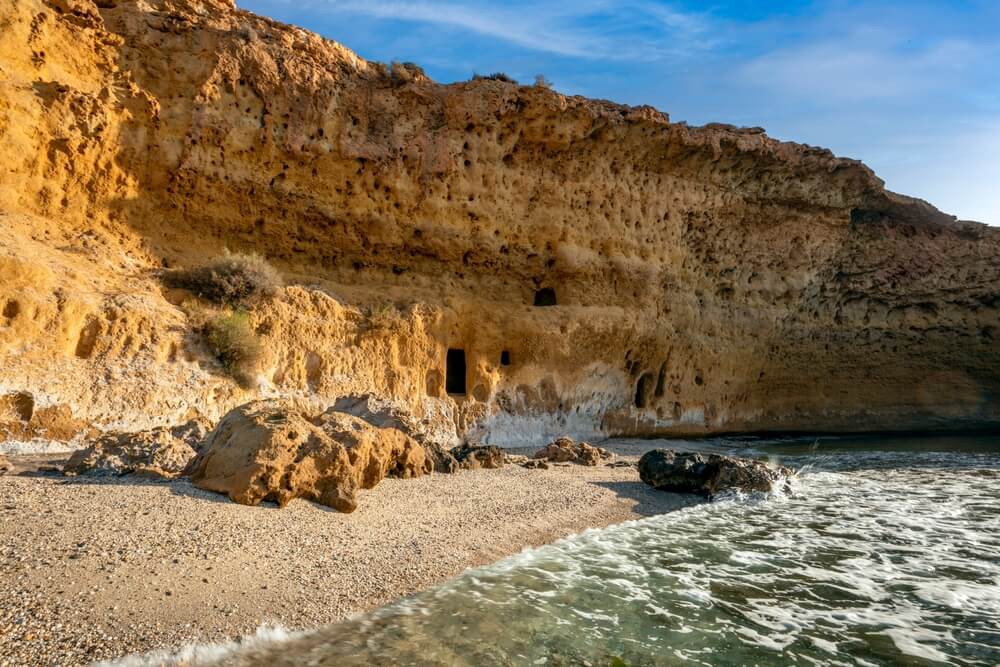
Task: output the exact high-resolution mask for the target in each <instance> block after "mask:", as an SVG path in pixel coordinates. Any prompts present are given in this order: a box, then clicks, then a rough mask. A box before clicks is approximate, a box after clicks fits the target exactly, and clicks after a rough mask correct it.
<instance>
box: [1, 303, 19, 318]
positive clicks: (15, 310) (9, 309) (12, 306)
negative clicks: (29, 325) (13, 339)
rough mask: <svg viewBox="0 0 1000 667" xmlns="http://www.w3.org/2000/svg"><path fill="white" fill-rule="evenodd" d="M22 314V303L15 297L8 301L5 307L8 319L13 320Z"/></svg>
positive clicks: (4, 312) (4, 310)
mask: <svg viewBox="0 0 1000 667" xmlns="http://www.w3.org/2000/svg"><path fill="white" fill-rule="evenodd" d="M20 314H21V304H19V303H18V302H17V301H15V300H14V299H11V300H10V301H8V302H7V303H6V304H5V305H4V307H3V316H4V317H6V318H7V319H8V320H12V319H14V318H15V317H17V316H18V315H20Z"/></svg>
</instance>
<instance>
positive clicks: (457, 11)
mask: <svg viewBox="0 0 1000 667" xmlns="http://www.w3.org/2000/svg"><path fill="white" fill-rule="evenodd" d="M237 3H238V5H239V6H241V7H243V8H244V9H249V10H251V11H254V12H257V13H259V14H264V15H266V16H270V17H272V18H275V19H277V20H279V21H284V22H286V23H292V24H295V25H298V26H301V27H303V28H306V29H309V30H312V31H314V32H317V33H319V34H321V35H323V36H324V37H328V38H330V39H333V40H335V41H338V42H340V43H342V44H344V45H345V46H347V47H349V48H351V49H352V50H354V51H355V52H357V53H358V54H359V55H361V56H362V57H364V58H367V59H369V60H379V61H382V62H391V61H393V60H399V61H403V62H406V61H411V62H415V63H417V64H419V65H421V66H423V67H424V69H425V70H426V71H427V73H428V75H429V76H431V77H432V78H433V79H435V80H437V81H441V82H451V81H459V80H464V79H468V78H469V77H470V76H471V75H472V74H473V73H480V74H487V73H491V72H505V73H506V74H508V75H510V76H512V77H514V78H515V79H517V80H518V81H520V82H522V83H531V82H533V81H534V78H535V75H537V74H543V75H544V76H545V78H546V79H548V80H549V81H551V82H552V83H553V85H554V88H555V89H556V90H558V91H559V92H561V93H565V94H569V95H585V96H587V97H594V98H601V99H609V100H613V101H615V102H621V103H625V104H632V105H639V104H649V105H652V106H654V107H656V108H657V109H660V110H661V111H665V112H667V113H669V114H670V117H671V119H672V120H675V121H679V120H683V121H687V122H688V123H691V124H695V125H701V124H704V123H709V122H723V123H732V124H734V125H743V126H760V127H763V128H765V129H766V130H767V131H768V134H770V135H771V136H773V137H776V138H778V139H783V140H790V141H799V142H802V143H808V144H812V145H817V146H825V147H827V148H830V149H832V150H833V151H834V153H836V154H838V155H842V156H845V157H852V158H857V159H861V160H863V161H864V162H865V163H866V164H868V165H869V166H870V167H872V168H873V169H874V170H875V172H876V173H877V174H878V175H879V176H880V177H881V178H882V179H883V180H885V181H886V186H887V187H888V188H889V189H890V190H894V191H896V192H901V193H903V194H908V195H913V196H917V197H920V198H922V199H926V200H928V201H930V202H931V203H932V204H934V205H935V206H937V207H938V208H940V209H942V210H943V211H945V212H948V213H951V214H954V215H957V216H958V217H960V218H963V219H969V220H979V221H981V222H987V223H990V224H993V225H1000V1H998V0H949V1H936V2H932V1H929V0H909V1H906V0H868V1H865V2H862V1H858V0H825V1H805V0H770V1H756V0H754V1H751V0H719V1H718V2H693V1H691V0H676V1H673V0H619V1H617V2H616V1H613V0H571V1H559V2H551V1H544V2H525V1H523V0H508V1H507V2H485V1H484V0H440V1H439V0H237Z"/></svg>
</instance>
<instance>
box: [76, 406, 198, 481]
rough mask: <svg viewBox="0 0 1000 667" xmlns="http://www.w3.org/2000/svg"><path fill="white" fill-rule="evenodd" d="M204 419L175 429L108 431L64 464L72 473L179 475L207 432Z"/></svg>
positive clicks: (167, 477)
mask: <svg viewBox="0 0 1000 667" xmlns="http://www.w3.org/2000/svg"><path fill="white" fill-rule="evenodd" d="M207 425H208V424H207V422H206V421H205V420H204V419H200V418H199V419H193V420H191V421H189V422H187V423H185V424H181V425H180V426H175V427H172V428H166V427H161V428H154V429H151V430H148V431H139V432H136V433H106V434H105V435H102V436H101V437H99V438H98V439H97V440H95V441H93V442H92V443H91V444H90V445H89V446H88V447H86V448H85V449H81V450H79V451H77V452H74V453H73V456H71V457H70V459H69V461H67V462H66V465H65V466H64V467H63V472H64V473H66V474H69V475H131V474H135V475H141V476H145V477H153V478H160V479H173V478H174V477H177V476H179V475H180V474H181V473H182V472H183V471H184V469H185V468H186V467H187V466H188V464H189V463H190V462H191V459H193V458H194V456H195V454H196V453H197V448H198V447H199V445H200V443H201V440H202V439H203V438H204V437H205V434H206V431H207Z"/></svg>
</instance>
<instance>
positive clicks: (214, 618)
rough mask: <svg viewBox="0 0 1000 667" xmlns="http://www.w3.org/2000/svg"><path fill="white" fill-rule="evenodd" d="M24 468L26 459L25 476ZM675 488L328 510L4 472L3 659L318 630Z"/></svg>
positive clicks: (89, 657)
mask: <svg viewBox="0 0 1000 667" xmlns="http://www.w3.org/2000/svg"><path fill="white" fill-rule="evenodd" d="M22 472H23V471H22ZM683 502H692V501H691V500H682V499H679V498H678V497H677V496H674V495H673V494H665V493H658V492H655V491H652V490H650V489H649V488H648V487H646V486H645V485H644V484H642V483H641V482H640V481H639V479H638V474H637V472H636V469H635V468H634V467H625V468H612V467H606V466H599V467H596V468H587V467H583V466H576V465H573V466H553V467H552V468H550V469H548V470H526V469H523V468H520V467H518V466H510V465H509V466H506V467H505V468H503V469H500V470H483V471H467V472H460V473H457V474H454V475H440V474H439V475H433V476H430V477H425V478H420V479H416V480H397V479H387V480H385V481H383V482H382V483H381V484H379V486H378V487H377V488H375V489H373V490H372V491H368V492H365V493H364V494H363V495H362V496H361V502H360V506H359V508H358V510H357V511H356V512H354V513H353V514H340V513H337V512H334V511H331V510H329V509H328V508H325V507H323V506H320V505H316V504H314V503H311V502H306V501H302V500H296V501H294V502H292V503H291V504H290V505H289V506H288V507H287V508H284V509H278V508H277V507H276V506H273V505H262V506H260V507H246V506H242V505H238V504H235V503H232V502H230V501H229V500H228V499H226V498H225V497H223V496H219V495H216V494H213V493H209V492H205V491H201V490H199V489H196V488H194V487H193V486H191V485H190V483H188V482H187V481H175V482H170V483H162V482H159V483H156V482H145V481H142V480H137V479H135V478H114V479H95V478H83V477H77V478H64V477H61V476H56V475H42V476H37V475H36V476H26V475H23V474H22V475H14V476H12V475H8V476H3V477H0V517H2V518H0V599H2V600H4V604H3V605H2V608H0V665H79V664H87V663H89V662H92V661H95V660H104V659H110V658H115V657H118V656H122V655H126V654H130V653H136V652H144V651H149V650H152V649H156V648H161V647H175V646H179V645H182V644H185V643H189V642H199V643H200V642H213V641H220V640H224V639H227V638H234V637H237V636H239V635H243V634H247V633H251V632H253V631H255V630H256V629H257V628H259V627H260V626H261V625H263V624H273V625H277V626H281V627H283V628H287V629H304V628H314V627H316V626H320V625H323V624H326V623H331V622H334V621H337V620H341V619H343V618H345V617H346V616H348V615H350V614H352V613H356V612H361V611H365V610H368V609H371V608H373V607H376V606H379V605H382V604H384V603H386V602H389V601H391V600H393V599H396V598H398V597H400V596H405V595H407V594H409V593H412V592H414V591H417V590H420V589H422V588H426V587H427V586H430V585H432V584H435V583H437V582H440V581H442V580H445V579H448V578H450V577H453V576H455V575H456V574H458V573H460V572H461V571H462V570H464V569H465V568H467V567H471V566H476V565H481V564H485V563H489V562H492V561H495V560H497V559H499V558H502V557H504V556H506V555H509V554H513V553H516V552H518V551H520V550H521V549H522V548H524V547H526V546H531V545H539V544H544V543H547V542H550V541H552V540H555V539H558V538H560V537H563V536H566V535H569V534H572V533H575V532H579V531H581V530H583V529H586V528H588V527H603V526H607V525H610V524H614V523H618V522H621V521H626V520H629V519H635V518H639V517H642V516H647V515H651V514H657V513H661V512H665V511H669V510H671V509H674V508H676V507H677V506H678V505H679V504H680V503H683Z"/></svg>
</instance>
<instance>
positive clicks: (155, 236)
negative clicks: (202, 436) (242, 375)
mask: <svg viewBox="0 0 1000 667" xmlns="http://www.w3.org/2000/svg"><path fill="white" fill-rule="evenodd" d="M0 25H2V26H3V30H0V50H2V52H3V53H4V58H2V60H0V154H2V155H3V156H5V163H4V177H3V179H0V388H2V390H3V391H4V392H7V391H12V392H26V393H30V394H31V395H32V396H33V397H34V400H35V403H36V408H35V412H36V413H40V412H41V411H42V410H63V411H65V415H67V416H68V417H69V418H72V419H74V420H77V421H78V423H76V424H75V425H74V426H73V428H72V429H66V430H65V433H66V434H67V435H69V434H70V433H71V432H72V433H73V434H77V433H79V432H80V429H84V428H86V427H87V426H89V425H99V426H101V427H102V428H111V429H115V430H133V431H134V430H143V429H148V428H152V427H154V426H162V425H165V424H172V423H177V422H178V421H181V420H183V419H185V418H186V416H187V415H188V414H190V412H191V411H192V410H197V411H200V412H202V413H204V414H206V415H207V416H209V417H210V418H212V419H217V418H219V417H220V416H222V415H223V414H225V413H226V412H227V411H228V410H230V409H231V408H233V407H235V406H237V405H240V404H242V403H245V402H247V401H249V400H253V399H256V398H259V397H262V396H286V397H288V396H296V397H303V396H312V397H316V398H317V399H319V400H320V401H321V402H322V401H325V402H327V403H329V402H332V401H333V400H336V399H337V398H338V397H341V396H345V395H360V394H364V393H371V394H374V395H375V396H378V397H380V398H382V399H391V400H392V401H394V402H398V404H400V405H402V406H404V407H405V408H406V409H407V410H408V411H410V412H412V413H413V414H414V415H416V417H417V419H418V420H421V421H422V420H425V419H426V420H427V421H428V423H430V424H445V425H447V426H448V429H447V430H450V437H451V442H457V441H459V440H462V439H468V440H470V441H476V442H484V443H487V444H489V443H501V444H509V443H514V442H529V443H531V444H537V443H538V442H545V441H546V440H543V439H542V438H545V439H551V438H553V437H557V436H559V435H562V434H570V435H572V436H573V437H575V438H579V439H586V438H592V439H593V438H598V437H601V436H606V435H634V434H646V435H651V434H708V433H717V432H733V431H761V430H763V431H783V430H785V431H786V430H792V431H801V430H825V431H861V430H912V429H951V428H974V427H983V426H992V427H995V426H996V425H997V424H998V423H1000V345H997V344H996V338H997V335H998V333H997V332H998V331H1000V300H998V298H997V295H998V294H1000V260H998V258H1000V231H998V230H997V229H993V228H989V227H986V226H983V225H979V224H976V223H970V222H962V221H956V220H954V219H953V218H952V217H950V216H948V215H945V214H942V213H941V212H939V211H937V210H936V209H934V208H933V207H932V206H930V205H928V204H926V203H925V202H922V201H920V200H916V199H911V198H908V197H903V196H899V195H895V194H893V193H890V192H887V191H886V190H885V188H884V187H883V183H882V182H881V181H880V180H879V179H878V178H877V177H876V176H875V175H874V174H873V173H872V172H871V170H869V169H868V168H867V167H865V166H864V165H863V164H861V163H859V162H856V161H854V160H848V159H842V158H838V157H836V156H834V155H833V154H832V153H830V152H829V151H826V150H823V149H820V148H815V147H810V146H804V145H801V144H794V143H787V142H779V141H776V140H774V139H771V138H769V137H768V136H767V135H766V134H764V133H763V132H762V131H761V130H759V129H756V128H749V129H747V128H736V127H731V126H725V125H710V126H705V127H690V126H687V125H685V124H683V123H676V122H672V121H671V120H670V118H669V117H668V116H667V115H666V114H665V113H661V112H659V111H656V110H654V109H651V108H649V107H628V106H623V105H617V104H613V103H610V102H604V101H595V100H588V99H584V98H579V97H570V96H566V95H562V94H560V93H558V92H557V91H553V90H550V89H547V88H544V87H539V86H519V85H516V84H514V83H509V82H504V81H497V80H488V79H478V80H470V81H466V82H457V83H453V84H449V85H440V84H437V83H435V82H433V81H430V80H428V79H427V78H426V77H423V76H420V75H419V74H418V73H415V72H411V71H410V69H409V68H389V67H386V66H385V65H382V64H379V63H373V62H367V61H365V60H364V59H362V58H360V57H358V56H357V55H356V54H354V53H352V52H351V51H349V50H348V49H347V48H345V47H343V46H341V45H339V44H336V43H334V42H331V41H330V40H328V39H324V38H322V37H319V36H318V35H314V34H311V33H308V32H306V31H304V30H301V29H298V28H295V27H293V26H288V25H284V24H280V23H277V22H273V21H270V20H268V19H266V18H263V17H260V16H255V15H253V14H251V13H249V12H246V11H242V10H238V9H236V8H235V7H234V6H233V4H231V3H230V2H228V1H226V0H144V1H143V2H134V1H131V0H121V1H118V2H104V1H102V2H99V3H95V2H93V1H92V0H10V1H7V2H3V3H0ZM224 248H230V249H232V250H235V251H243V252H256V253H259V254H261V255H263V256H266V257H267V259H268V260H269V261H270V262H272V263H273V264H274V265H275V266H276V267H277V268H278V269H279V271H280V272H281V273H282V278H283V279H284V282H285V284H287V285H288V286H287V287H285V288H284V289H283V290H280V291H279V292H278V293H277V294H276V296H275V298H274V299H273V300H271V301H270V302H267V303H263V304H259V305H256V306H255V307H254V308H253V309H252V310H251V311H250V312H249V313H248V318H249V319H250V324H251V326H252V330H253V331H254V332H255V334H256V335H257V336H258V337H259V338H260V341H259V342H260V346H259V347H260V349H261V351H262V354H261V358H260V359H259V361H258V362H257V366H256V368H254V369H253V370H254V373H253V375H254V377H253V378H251V379H252V381H251V382H249V383H248V384H247V386H246V387H242V386H239V385H238V384H236V383H235V382H234V381H233V380H232V379H231V378H230V377H229V376H227V374H226V373H225V372H223V371H224V369H222V368H221V367H220V365H219V363H218V362H217V361H215V360H214V359H213V357H212V355H211V354H210V353H209V350H208V349H207V347H206V345H205V342H204V340H202V339H201V338H199V336H198V334H197V327H196V326H195V324H196V322H195V320H196V319H197V318H196V311H197V306H198V305H199V304H198V303H197V299H196V295H195V294H192V293H189V292H184V291H183V290H179V289H171V288H167V287H166V286H165V285H164V284H163V283H162V282H161V280H160V277H161V275H162V274H163V271H164V269H168V270H172V269H188V268H193V267H196V266H199V265H201V264H202V263H204V262H205V261H206V260H208V259H210V258H212V257H215V256H218V255H220V254H222V252H223V250H224ZM192 302H193V303H194V305H193V306H192ZM33 419H36V421H37V420H38V419H40V418H36V417H33ZM29 421H30V420H29ZM7 425H9V427H10V429H13V430H10V431H8V432H10V433H14V435H10V436H8V437H20V436H18V435H17V433H20V432H22V430H23V428H25V422H23V421H21V420H20V419H19V418H12V419H9V420H7V421H6V422H5V424H2V425H0V429H2V428H7ZM49 430H50V432H51V431H52V429H49ZM39 432H40V431H38V430H33V431H31V433H39ZM31 437H35V436H34V435H32V436H31ZM38 437H45V436H44V435H42V436H38ZM448 444H451V443H448Z"/></svg>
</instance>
